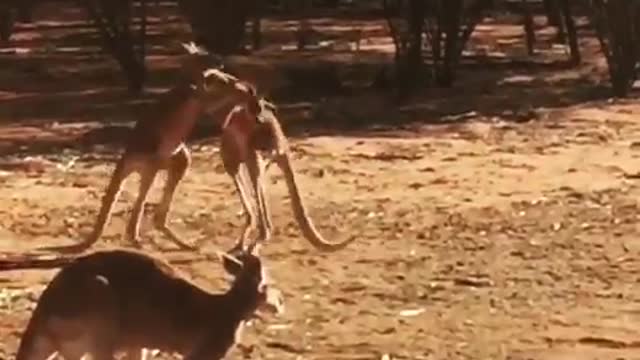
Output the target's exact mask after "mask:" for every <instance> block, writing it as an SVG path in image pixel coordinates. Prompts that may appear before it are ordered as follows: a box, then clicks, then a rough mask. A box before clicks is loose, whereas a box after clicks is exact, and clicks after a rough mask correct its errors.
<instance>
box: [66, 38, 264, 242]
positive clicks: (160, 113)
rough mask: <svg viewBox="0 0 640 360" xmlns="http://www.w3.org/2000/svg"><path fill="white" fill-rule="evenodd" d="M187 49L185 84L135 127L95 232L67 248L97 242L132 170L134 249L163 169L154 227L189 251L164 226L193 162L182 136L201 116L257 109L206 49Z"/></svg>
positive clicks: (250, 93)
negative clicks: (135, 176) (238, 107)
mask: <svg viewBox="0 0 640 360" xmlns="http://www.w3.org/2000/svg"><path fill="white" fill-rule="evenodd" d="M185 48H186V49H187V51H188V52H189V59H188V60H187V62H186V65H185V67H184V69H183V70H184V71H183V72H185V74H186V81H182V82H181V83H179V84H178V85H177V86H175V87H174V88H173V89H171V90H170V91H169V92H167V93H166V94H165V95H164V96H163V97H161V98H160V99H159V100H158V101H157V103H156V104H154V106H153V107H152V108H151V111H150V112H148V113H147V114H146V115H145V116H144V117H142V118H141V119H140V120H139V121H138V122H137V123H136V125H135V127H134V128H133V130H132V131H131V135H130V138H129V139H128V140H127V141H126V143H125V144H126V145H125V150H124V153H123V154H122V156H121V158H120V160H119V161H118V163H117V164H116V167H115V170H114V171H113V174H112V175H111V180H110V182H109V185H108V186H107V189H106V192H105V195H104V197H103V198H102V203H101V207H100V211H99V213H98V216H97V220H96V222H95V225H94V227H93V231H92V232H91V234H90V235H89V236H88V237H87V238H85V240H84V241H82V242H81V243H79V244H77V245H72V246H70V247H65V249H67V250H72V251H75V250H83V249H86V248H89V247H90V246H91V245H93V244H94V243H95V242H96V241H97V240H98V238H99V237H100V236H101V235H102V233H103V231H104V227H105V225H106V224H107V222H108V221H109V217H110V214H111V210H112V208H113V204H114V203H115V201H116V200H117V198H118V194H119V193H120V191H121V189H122V185H123V182H124V181H125V179H126V178H127V177H128V176H129V175H130V174H132V173H134V172H137V173H139V174H140V188H139V190H138V197H137V199H136V202H135V204H134V206H133V210H132V214H131V217H130V219H129V223H128V225H127V228H126V231H125V238H126V239H127V240H128V241H129V242H130V243H132V244H133V246H134V247H139V246H140V243H139V241H138V237H139V227H140V219H141V218H142V215H143V209H144V204H145V202H146V199H147V195H148V193H149V190H150V188H151V185H152V184H153V182H154V180H155V178H156V174H157V173H158V171H160V170H163V169H166V170H167V172H168V176H167V182H166V185H165V188H164V193H163V195H162V199H161V200H160V203H159V204H158V207H157V210H156V214H155V218H154V225H155V227H156V228H157V229H159V230H161V231H162V232H163V233H164V234H165V235H166V236H168V237H169V238H170V239H171V240H172V241H173V242H174V243H175V244H176V245H178V246H179V247H180V248H182V249H192V248H193V247H192V246H190V245H188V244H186V243H185V242H184V241H183V240H182V239H181V238H180V237H179V236H177V235H176V233H175V232H174V231H173V230H172V229H171V228H170V227H169V226H168V225H167V217H168V213H169V210H170V207H171V202H172V199H173V196H174V193H175V190H176V187H177V186H178V184H179V183H180V181H181V180H182V178H183V177H184V175H185V174H186V172H187V169H188V168H189V165H190V163H191V156H190V153H189V150H188V149H187V147H186V145H185V141H186V138H187V136H188V135H189V134H190V133H191V131H192V130H193V128H194V126H195V124H196V121H197V119H198V117H199V116H200V115H201V114H202V113H215V112H216V111H219V110H221V109H225V108H231V107H232V106H233V105H235V104H244V106H247V107H256V106H257V98H256V95H255V90H254V89H253V87H252V86H250V85H249V84H247V83H245V82H242V81H240V80H239V79H238V78H236V77H234V76H232V75H230V74H227V73H225V72H223V71H221V70H220V69H218V68H211V67H210V66H211V65H210V61H209V60H210V59H211V57H209V55H208V54H207V53H206V51H204V50H202V49H200V48H198V47H196V46H195V45H194V44H189V45H185ZM215 66H219V64H216V65H215Z"/></svg>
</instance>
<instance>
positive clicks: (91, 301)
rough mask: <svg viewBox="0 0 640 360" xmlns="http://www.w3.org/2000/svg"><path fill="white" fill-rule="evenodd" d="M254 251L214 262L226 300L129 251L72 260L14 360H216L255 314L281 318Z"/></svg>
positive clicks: (43, 299) (276, 294)
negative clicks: (161, 356)
mask: <svg viewBox="0 0 640 360" xmlns="http://www.w3.org/2000/svg"><path fill="white" fill-rule="evenodd" d="M253 249H255V247H254V248H253ZM253 249H250V250H248V251H247V252H242V253H240V256H238V257H237V258H234V257H232V256H231V255H228V254H221V259H222V263H223V267H224V269H225V271H226V272H228V273H229V274H231V275H233V277H234V280H233V282H232V284H231V287H230V288H229V289H228V290H227V291H226V292H225V293H211V292H209V291H208V290H205V289H202V288H200V287H198V286H197V285H195V284H193V283H192V282H190V281H189V280H187V279H186V278H184V277H183V276H182V275H180V274H179V273H178V271H177V270H176V269H174V268H172V267H171V266H170V265H169V264H168V263H166V262H163V261H161V260H159V259H157V258H154V257H151V256H148V255H145V254H143V253H141V252H138V251H134V250H110V251H100V252H95V253H92V254H90V255H85V256H82V257H79V258H78V259H76V260H75V261H74V262H72V263H71V264H69V265H67V266H65V267H64V268H62V270H60V271H59V272H58V273H57V274H56V275H55V276H54V278H53V279H52V280H51V282H50V283H49V284H48V286H47V287H46V288H45V290H44V291H43V293H42V295H41V296H40V299H39V300H38V304H37V306H36V308H35V310H34V311H33V314H32V316H31V319H30V320H29V322H28V324H27V327H26V330H25V331H24V334H23V336H22V339H21V341H20V345H19V348H18V353H17V355H16V360H44V359H49V358H51V357H52V356H53V355H54V354H56V353H57V354H58V355H61V356H62V357H64V358H65V359H67V360H75V359H78V360H79V359H81V358H83V357H84V356H86V355H88V354H90V355H91V357H92V358H93V359H95V360H107V359H108V360H112V359H114V354H115V353H116V352H126V353H128V354H127V355H128V356H129V357H131V358H136V357H137V358H140V359H144V358H145V357H146V355H147V351H148V350H151V349H153V350H159V351H166V352H177V353H179V354H181V355H182V356H183V358H184V359H193V360H195V359H212V360H214V359H222V358H224V356H225V355H226V354H227V353H228V352H229V350H230V349H231V348H232V347H233V345H234V344H235V343H236V342H237V336H238V332H239V330H240V329H241V327H242V325H243V324H244V323H245V322H246V321H247V320H249V319H250V318H251V317H252V316H254V315H255V312H256V311H258V310H266V311H268V312H270V313H276V314H277V313H282V312H283V311H284V303H283V299H282V294H281V293H280V291H279V290H277V289H276V288H274V287H272V286H271V285H270V284H269V281H268V278H267V274H266V268H265V266H264V264H263V262H262V260H261V259H260V257H259V256H258V255H257V252H256V251H253ZM131 274H135V276H133V277H132V276H131Z"/></svg>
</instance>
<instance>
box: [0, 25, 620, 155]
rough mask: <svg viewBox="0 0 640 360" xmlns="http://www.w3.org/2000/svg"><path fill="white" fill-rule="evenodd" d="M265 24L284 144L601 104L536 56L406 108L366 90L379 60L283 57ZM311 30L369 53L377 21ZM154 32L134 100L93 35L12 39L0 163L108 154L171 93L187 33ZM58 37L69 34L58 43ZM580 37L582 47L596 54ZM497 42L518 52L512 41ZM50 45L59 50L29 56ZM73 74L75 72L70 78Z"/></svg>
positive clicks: (586, 79) (587, 83) (337, 55)
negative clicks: (363, 42) (68, 151)
mask: <svg viewBox="0 0 640 360" xmlns="http://www.w3.org/2000/svg"><path fill="white" fill-rule="evenodd" d="M268 20H269V21H268V22H267V26H266V28H267V29H271V30H270V31H271V32H270V33H268V34H266V35H267V38H266V39H265V40H266V41H265V42H266V43H269V41H271V40H273V41H274V42H273V43H270V45H269V46H268V47H267V49H265V50H264V51H261V52H258V53H256V54H254V56H253V57H254V58H256V57H260V59H261V60H264V61H265V62H268V63H272V64H274V67H273V69H274V72H277V73H279V74H280V75H281V76H282V77H284V78H285V79H286V84H287V85H286V86H282V87H280V88H276V89H274V90H273V91H270V93H269V95H270V97H271V98H272V99H273V100H274V101H275V102H276V103H277V104H279V105H280V107H281V109H280V117H281V119H282V122H283V123H284V127H285V131H287V133H288V134H289V135H290V136H292V137H305V136H315V135H334V134H340V135H349V134H353V135H357V136H370V135H371V136H379V134H380V132H381V131H389V130H393V129H407V128H411V126H413V125H416V124H417V125H420V124H442V125H450V124H454V123H462V122H465V121H469V120H470V119H478V118H492V117H497V118H500V119H502V120H504V121H513V122H525V121H530V120H532V119H534V116H531V110H532V109H537V108H560V107H566V106H572V105H574V104H580V103H583V102H588V101H593V100H598V99H602V98H606V97H608V96H609V91H608V88H607V87H606V86H603V85H602V79H601V78H602V76H601V74H600V75H598V74H594V73H593V64H591V63H587V64H585V65H583V66H579V67H570V66H569V65H568V63H567V62H566V61H564V60H562V57H558V56H546V55H545V54H544V51H541V55H540V56H535V57H533V58H530V57H522V58H517V57H514V56H510V55H509V54H506V56H502V57H499V56H493V55H486V54H485V55H478V53H473V52H472V53H471V54H467V55H465V56H464V57H463V58H462V63H461V67H460V71H459V75H458V77H459V81H457V83H456V85H455V86H453V87H452V88H447V89H442V88H434V87H429V86H425V87H424V89H423V90H421V91H420V92H418V93H417V94H415V95H414V96H413V97H411V98H409V99H406V100H404V101H398V100H397V99H396V97H395V94H394V93H393V91H392V90H389V89H376V88H373V87H372V83H373V82H374V79H375V77H376V76H377V74H379V73H380V71H381V69H383V68H388V67H389V62H390V56H391V54H390V53H389V52H388V50H389V49H388V48H374V49H372V50H367V51H362V52H360V53H358V54H355V53H353V52H351V51H339V50H331V49H327V50H320V51H302V52H295V51H293V52H289V51H287V52H283V51H282V50H281V48H280V47H281V45H282V44H283V43H285V42H287V41H290V39H286V36H285V35H284V34H283V29H288V28H289V27H291V24H290V23H289V22H287V21H286V20H282V19H280V20H278V19H277V18H275V19H268ZM176 21H177V20H176ZM367 21H369V22H367ZM316 22H317V24H318V26H319V28H321V29H328V30H327V32H328V33H329V34H330V35H336V34H337V35H336V36H339V35H340V34H341V33H344V32H348V31H350V30H349V29H350V28H349V26H351V27H353V26H354V24H356V25H357V26H360V27H365V24H368V25H367V26H366V27H367V29H368V30H367V31H368V34H369V35H370V38H369V40H370V41H373V42H376V41H379V40H380V38H381V37H382V35H383V34H384V22H383V21H381V20H378V19H359V20H358V21H355V22H354V21H353V19H342V18H339V17H338V18H335V19H332V18H321V19H318V20H317V21H316ZM178 23H179V22H176V24H178ZM172 24H173V23H172ZM161 25H162V24H160V23H156V22H152V24H151V26H150V30H151V34H152V35H151V36H150V39H149V61H148V64H149V72H150V76H149V78H150V80H151V81H150V83H149V85H148V90H147V91H145V92H144V93H143V94H142V95H140V96H137V97H132V96H130V95H129V94H128V93H127V91H126V81H124V79H122V78H121V75H120V72H119V71H118V69H117V66H116V64H115V63H114V62H113V61H112V60H110V59H109V57H108V56H107V55H106V54H103V53H102V52H101V50H100V48H99V38H98V37H97V34H96V32H95V31H93V30H87V29H85V28H82V27H81V25H79V24H77V26H76V27H71V28H70V30H68V29H67V28H65V27H64V24H63V23H60V24H57V25H56V26H57V27H55V29H56V31H57V32H56V33H55V34H54V35H51V36H48V37H47V38H46V39H44V38H43V37H39V38H38V37H32V38H30V37H29V36H25V37H18V39H17V40H16V42H15V43H14V44H13V45H15V46H17V47H26V48H30V49H35V50H33V51H32V52H31V53H29V54H26V55H25V54H22V55H21V54H13V55H8V54H5V53H3V52H2V51H0V78H2V79H3V85H2V88H0V126H2V127H3V128H4V129H0V152H2V154H6V155H31V154H50V153H55V152H59V151H61V150H62V149H64V148H76V149H78V150H80V151H86V150H89V149H92V148H93V147H95V145H104V146H106V147H107V148H108V150H107V151H113V150H114V149H117V148H119V147H121V145H122V141H123V139H125V138H126V135H127V134H128V129H129V128H130V126H131V125H132V123H133V121H135V120H136V118H137V116H138V115H139V114H140V113H141V112H144V111H145V109H146V107H148V106H153V102H154V101H155V99H156V97H157V96H158V95H159V93H160V92H162V91H164V90H166V89H167V88H168V87H170V86H171V85H172V83H173V82H174V81H175V78H176V76H177V75H176V72H177V68H178V66H179V61H178V58H179V55H180V53H179V51H180V50H179V47H177V46H175V45H176V44H177V41H175V40H172V39H175V38H180V37H181V36H182V37H183V36H185V32H186V30H185V29H183V28H180V26H178V25H176V27H174V26H170V27H164V26H161ZM490 26H494V22H492V23H491V25H490ZM495 26H500V25H499V24H497V25H495ZM65 29H67V30H68V31H66V32H65V31H62V30H65ZM78 29H80V30H81V31H79V30H78ZM268 35H273V36H274V39H269V38H268ZM587 35H588V36H589V37H588V38H584V37H583V42H585V41H588V42H590V44H591V43H595V40H594V39H593V38H592V37H591V35H589V34H587ZM365 36H366V34H365ZM550 38H551V36H550V35H545V36H543V37H541V38H539V41H540V42H541V43H544V42H546V43H547V44H548V43H549V41H550V40H549V39H550ZM376 39H377V40H376ZM505 39H506V40H508V41H513V42H514V43H516V46H521V45H522V44H520V43H517V41H518V37H516V36H513V35H509V36H507V37H506V38H505ZM519 39H520V41H522V40H523V38H522V37H520V38H519ZM494 40H495V39H490V40H487V41H489V42H493V41H494ZM474 41H475V42H476V43H478V42H482V41H483V39H482V38H480V39H475V40H474ZM172 43H173V44H172ZM51 44H53V45H54V46H53V48H54V49H57V50H53V51H49V52H47V51H36V50H37V49H42V48H45V47H46V46H48V45H51ZM589 46H590V47H589ZM587 47H588V49H587V52H588V54H585V55H589V56H595V55H594V54H595V53H596V52H597V51H596V50H594V49H593V48H594V46H593V45H592V44H591V45H588V46H587ZM583 48H584V46H583ZM0 50H2V49H0ZM71 63H72V64H74V66H69V64H71ZM3 69H4V70H3ZM425 73H427V71H426V70H425ZM418 75H419V74H416V76H418ZM427 77H428V74H427ZM465 114H473V115H472V116H468V115H465ZM214 123H215V121H213V120H212V119H210V118H206V117H203V119H202V121H201V123H200V124H199V125H198V126H197V128H196V130H195V131H194V133H193V134H192V136H191V138H190V141H192V142H193V141H201V140H203V139H206V138H209V137H212V136H215V135H217V134H218V129H217V128H216V126H215V125H213V124H214ZM12 128H13V129H14V130H13V131H14V133H19V132H20V129H21V128H38V129H40V130H41V133H42V134H40V136H23V137H22V138H20V137H19V136H17V135H12V136H8V135H7V129H12Z"/></svg>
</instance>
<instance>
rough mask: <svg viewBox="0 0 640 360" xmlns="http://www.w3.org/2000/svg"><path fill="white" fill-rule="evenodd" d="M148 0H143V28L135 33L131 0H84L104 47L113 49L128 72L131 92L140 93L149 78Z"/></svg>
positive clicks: (117, 59) (141, 26) (110, 50)
mask: <svg viewBox="0 0 640 360" xmlns="http://www.w3.org/2000/svg"><path fill="white" fill-rule="evenodd" d="M146 1H147V0H140V2H139V5H140V9H139V10H140V11H139V18H140V28H139V33H138V36H136V35H134V33H133V26H132V17H133V13H132V8H133V3H132V2H130V1H129V0H84V1H83V4H84V6H85V8H86V10H87V12H88V14H89V17H90V18H91V19H92V21H93V22H94V23H95V24H96V27H97V28H98V32H99V33H100V37H101V38H102V42H103V46H104V48H105V49H106V50H107V51H108V52H110V53H111V54H112V55H113V57H114V58H115V60H116V61H117V62H118V64H119V65H120V68H121V69H122V71H123V72H124V74H125V77H126V80H127V83H128V87H129V91H130V92H132V93H136V94H137V93H140V92H141V91H142V89H143V87H144V83H145V78H146V66H145V51H146V50H145V37H146Z"/></svg>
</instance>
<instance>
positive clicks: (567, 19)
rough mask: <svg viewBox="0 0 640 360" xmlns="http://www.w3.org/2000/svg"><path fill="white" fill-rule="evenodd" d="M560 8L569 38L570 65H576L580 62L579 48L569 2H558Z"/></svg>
mask: <svg viewBox="0 0 640 360" xmlns="http://www.w3.org/2000/svg"><path fill="white" fill-rule="evenodd" d="M560 7H561V9H562V17H563V20H564V21H563V22H564V24H565V25H566V28H567V35H568V37H569V49H570V50H571V60H570V62H571V64H572V65H578V64H580V62H581V61H582V59H581V56H580V46H579V45H578V33H577V30H576V23H575V21H573V16H571V5H570V4H569V0H560Z"/></svg>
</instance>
